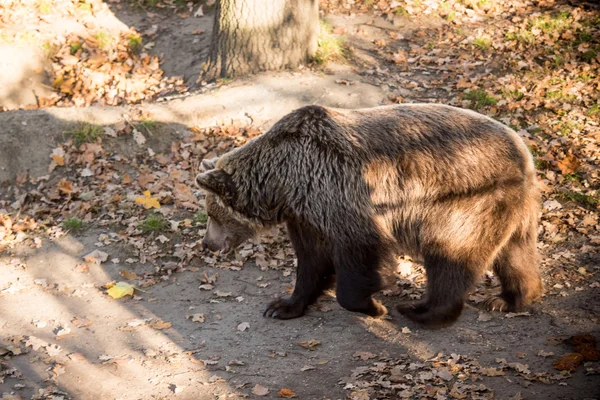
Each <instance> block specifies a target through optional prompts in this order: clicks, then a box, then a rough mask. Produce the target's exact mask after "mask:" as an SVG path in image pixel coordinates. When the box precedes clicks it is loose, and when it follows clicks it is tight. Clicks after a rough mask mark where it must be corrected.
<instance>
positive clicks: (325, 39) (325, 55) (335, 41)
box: [313, 21, 347, 65]
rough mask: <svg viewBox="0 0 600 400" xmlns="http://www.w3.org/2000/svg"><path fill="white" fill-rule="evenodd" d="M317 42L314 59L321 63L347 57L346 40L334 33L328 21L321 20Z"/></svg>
mask: <svg viewBox="0 0 600 400" xmlns="http://www.w3.org/2000/svg"><path fill="white" fill-rule="evenodd" d="M317 44H318V47H317V52H316V53H315V55H314V56H313V61H314V62H316V63H317V64H319V65H323V64H326V63H327V62H329V61H333V60H341V59H344V58H345V57H346V53H347V49H346V48H345V46H344V41H343V40H342V39H341V38H340V37H338V36H336V35H334V34H333V32H332V29H331V26H329V24H328V23H327V22H326V21H321V24H320V27H319V37H318V39H317Z"/></svg>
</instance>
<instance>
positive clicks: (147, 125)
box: [137, 118, 158, 131]
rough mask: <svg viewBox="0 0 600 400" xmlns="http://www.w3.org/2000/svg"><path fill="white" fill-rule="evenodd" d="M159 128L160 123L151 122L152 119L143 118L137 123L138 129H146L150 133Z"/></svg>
mask: <svg viewBox="0 0 600 400" xmlns="http://www.w3.org/2000/svg"><path fill="white" fill-rule="evenodd" d="M157 126H158V123H157V122H156V121H154V120H151V119H147V118H142V119H141V120H139V122H138V123H137V127H138V128H143V129H145V130H147V131H149V130H150V129H154V128H156V127H157Z"/></svg>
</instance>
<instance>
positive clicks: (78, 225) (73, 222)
mask: <svg viewBox="0 0 600 400" xmlns="http://www.w3.org/2000/svg"><path fill="white" fill-rule="evenodd" d="M62 225H63V227H64V228H65V229H67V230H69V231H78V230H80V229H82V228H83V221H82V220H80V219H79V218H75V217H73V218H69V219H65V220H64V221H63V223H62Z"/></svg>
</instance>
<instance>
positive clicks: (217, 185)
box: [196, 169, 236, 203]
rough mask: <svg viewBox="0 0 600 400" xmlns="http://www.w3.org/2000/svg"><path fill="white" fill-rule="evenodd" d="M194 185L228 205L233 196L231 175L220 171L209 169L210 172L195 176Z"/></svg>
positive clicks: (233, 188)
mask: <svg viewBox="0 0 600 400" xmlns="http://www.w3.org/2000/svg"><path fill="white" fill-rule="evenodd" d="M196 184H197V185H198V186H200V187H201V188H202V189H204V190H208V191H209V192H212V193H214V194H216V195H217V196H219V197H221V198H222V199H223V200H226V201H227V202H229V203H230V202H231V201H232V200H233V198H234V196H235V192H236V189H235V184H234V183H233V180H232V179H231V175H229V174H228V173H227V172H225V171H223V170H222V169H211V170H210V171H206V172H203V173H201V174H198V175H197V176H196Z"/></svg>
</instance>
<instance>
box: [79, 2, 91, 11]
mask: <svg viewBox="0 0 600 400" xmlns="http://www.w3.org/2000/svg"><path fill="white" fill-rule="evenodd" d="M77 8H79V9H80V10H81V11H87V12H91V11H92V5H91V4H90V3H87V2H85V1H80V2H79V4H77Z"/></svg>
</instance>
